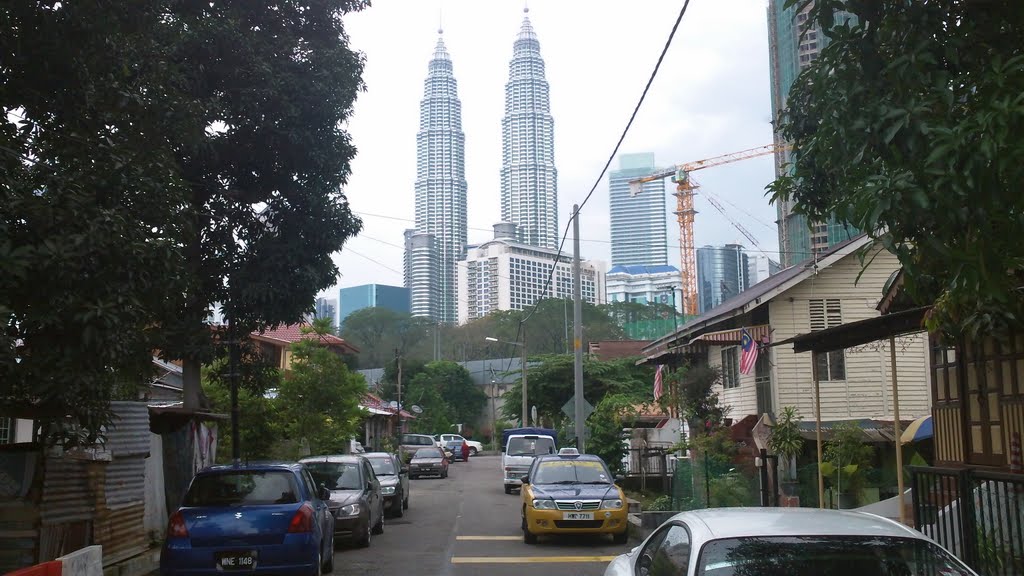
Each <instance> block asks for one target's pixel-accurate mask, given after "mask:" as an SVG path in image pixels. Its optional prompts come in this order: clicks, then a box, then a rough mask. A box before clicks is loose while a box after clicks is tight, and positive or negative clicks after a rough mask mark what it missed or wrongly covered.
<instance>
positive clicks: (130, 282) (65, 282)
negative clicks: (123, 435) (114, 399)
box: [0, 1, 185, 444]
mask: <svg viewBox="0 0 1024 576" xmlns="http://www.w3.org/2000/svg"><path fill="white" fill-rule="evenodd" d="M0 11H2V13H3V20H4V26H2V27H0V52H2V53H3V54H4V57H3V62H4V64H3V69H4V72H3V76H4V81H3V82H2V84H0V108H2V113H3V118H2V121H0V166H2V168H0V318H2V322H3V330H2V331H0V403H2V404H3V406H4V411H5V412H6V413H7V414H8V415H15V414H17V413H23V414H25V416H26V417H29V418H37V419H51V418H52V419H54V420H56V421H61V422H65V423H66V424H69V425H67V426H55V427H53V429H54V430H56V432H55V436H54V437H52V438H50V439H51V440H53V441H57V442H67V443H72V444H76V443H77V444H90V443H92V442H94V441H95V440H96V439H97V438H98V437H99V436H100V430H101V427H102V426H103V425H104V424H107V423H109V418H110V412H109V404H108V403H109V400H110V398H111V395H112V394H115V393H116V389H117V388H119V387H120V388H123V389H124V390H125V391H126V397H128V398H134V397H135V396H133V395H132V394H131V391H132V389H133V388H134V387H135V386H136V385H137V384H140V383H142V382H143V381H144V379H145V378H146V377H147V376H149V375H150V373H151V369H152V362H151V354H152V350H153V344H154V341H155V337H156V336H157V321H158V320H159V319H160V318H162V317H163V315H164V314H165V313H166V312H167V303H168V302H169V301H171V297H172V296H173V295H174V294H177V293H180V291H181V290H182V289H183V287H184V284H183V282H182V278H181V277H180V275H179V274H178V270H180V267H181V264H182V258H181V253H180V251H179V250H178V246H177V244H176V240H175V239H176V238H177V237H178V235H179V232H180V222H179V221H178V220H177V219H176V218H175V217H174V214H176V212H177V208H178V207H179V206H180V204H181V203H182V201H183V198H184V192H185V188H184V186H183V181H182V179H181V178H180V176H179V175H177V174H176V173H175V171H174V158H173V155H172V154H171V153H170V150H168V149H167V148H166V146H164V145H163V141H164V140H163V139H164V136H165V135H166V134H165V133H164V132H162V129H163V128H164V127H166V126H167V123H170V124H171V125H175V123H176V119H175V118H169V119H168V118H166V117H164V116H162V115H161V114H162V112H163V110H164V108H163V107H164V105H165V104H171V102H166V103H165V102H164V101H163V100H164V98H163V96H162V93H161V91H153V90H151V88H152V87H153V86H154V85H155V84H156V83H158V81H159V79H160V78H162V77H163V76H164V74H165V64H166V62H163V61H160V60H158V59H156V58H152V57H151V56H152V54H153V48H154V45H155V44H156V43H157V40H156V39H155V38H153V37H151V36H150V35H149V34H148V32H149V31H150V30H151V29H152V28H153V27H155V26H157V25H158V24H159V21H160V18H161V16H162V6H161V5H159V4H157V3H144V2H143V3H133V4H130V5H121V4H88V5H81V4H77V3H71V4H69V3H67V2H45V1H44V2H21V3H12V4H8V5H5V6H4V8H3V9H0ZM158 109H159V112H158ZM66 417H67V418H66ZM68 420H70V422H68ZM72 430H75V432H72Z"/></svg>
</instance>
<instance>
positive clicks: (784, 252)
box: [768, 0, 858, 267]
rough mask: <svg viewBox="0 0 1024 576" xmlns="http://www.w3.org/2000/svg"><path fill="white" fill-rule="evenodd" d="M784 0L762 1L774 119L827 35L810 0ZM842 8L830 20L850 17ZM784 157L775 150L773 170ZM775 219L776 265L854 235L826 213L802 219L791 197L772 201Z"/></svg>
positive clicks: (797, 260) (787, 263)
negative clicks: (791, 0)
mask: <svg viewBox="0 0 1024 576" xmlns="http://www.w3.org/2000/svg"><path fill="white" fill-rule="evenodd" d="M785 4H786V1H785V0H768V50H769V58H768V61H769V63H770V65H771V70H770V72H771V93H772V116H773V118H778V115H779V113H780V112H781V111H782V110H783V109H785V107H786V103H787V100H788V97H789V89H790V88H792V86H793V82H794V81H795V80H796V77H797V76H798V75H799V74H800V72H801V71H802V70H803V69H804V68H806V67H808V66H810V65H811V63H812V62H814V61H815V60H817V59H818V55H819V54H821V51H822V49H824V48H825V45H826V44H827V43H828V38H827V37H826V36H825V35H824V34H822V33H821V29H820V27H819V26H818V25H817V23H816V22H815V21H814V20H812V19H811V18H810V15H809V12H810V11H811V10H812V9H813V8H814V3H813V2H811V3H809V4H808V5H806V6H803V9H799V10H798V8H800V6H790V7H788V8H787V7H785ZM851 17H852V15H850V14H849V13H846V12H837V13H836V21H837V22H840V21H842V19H843V18H851ZM775 143H776V144H783V143H784V141H783V139H782V137H781V135H780V134H778V133H776V134H775ZM789 161H790V158H789V153H788V152H776V153H775V175H776V176H783V175H784V174H785V172H786V168H785V164H786V163H788V162H789ZM776 210H777V212H778V222H779V252H781V261H782V265H783V266H784V267H785V266H790V265H793V264H798V263H800V262H802V261H804V260H807V259H808V258H810V257H811V256H813V255H814V254H816V253H818V252H823V251H825V250H827V249H828V247H829V246H832V245H834V244H837V243H839V242H842V241H844V240H848V239H850V238H852V237H854V236H856V235H857V234H858V231H857V230H855V229H854V228H852V227H847V226H845V225H843V224H841V223H839V222H837V221H835V220H834V219H832V218H829V220H828V221H827V222H813V223H811V222H808V220H807V217H806V216H804V215H803V214H796V213H794V212H793V202H791V201H789V202H781V201H780V202H777V203H776Z"/></svg>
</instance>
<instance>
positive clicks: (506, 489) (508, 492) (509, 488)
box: [505, 484, 512, 494]
mask: <svg viewBox="0 0 1024 576" xmlns="http://www.w3.org/2000/svg"><path fill="white" fill-rule="evenodd" d="M511 493H512V487H511V486H509V485H508V484H505V494H511Z"/></svg>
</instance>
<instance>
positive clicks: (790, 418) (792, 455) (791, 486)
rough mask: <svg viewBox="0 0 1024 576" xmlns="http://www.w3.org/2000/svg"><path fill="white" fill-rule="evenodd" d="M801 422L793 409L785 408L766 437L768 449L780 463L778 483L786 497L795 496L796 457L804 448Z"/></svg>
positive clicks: (791, 407) (798, 414)
mask: <svg viewBox="0 0 1024 576" xmlns="http://www.w3.org/2000/svg"><path fill="white" fill-rule="evenodd" d="M801 420H802V418H801V417H800V413H799V412H798V411H797V409H796V408H795V407H793V406H786V407H784V408H783V409H782V413H781V414H780V415H779V418H778V420H777V421H776V422H775V426H773V427H772V430H771V433H770V434H769V436H768V449H769V450H771V451H772V453H773V454H776V455H778V457H779V460H780V462H782V478H781V479H780V482H779V483H780V485H781V488H782V493H783V494H785V495H786V496H796V494H797V490H796V485H797V479H796V457H797V456H799V455H800V453H801V452H802V451H803V447H804V438H803V436H801V435H800V421H801Z"/></svg>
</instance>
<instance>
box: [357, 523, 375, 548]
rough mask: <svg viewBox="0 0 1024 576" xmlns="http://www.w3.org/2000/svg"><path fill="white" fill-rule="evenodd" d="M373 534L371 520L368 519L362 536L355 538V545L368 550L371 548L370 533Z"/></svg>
mask: <svg viewBox="0 0 1024 576" xmlns="http://www.w3.org/2000/svg"><path fill="white" fill-rule="evenodd" d="M371 532H372V530H371V529H370V519H369V518H367V519H366V527H365V528H364V529H363V530H362V534H360V535H359V536H355V537H353V541H354V543H355V545H356V546H359V547H360V548H367V547H369V546H370V533H371Z"/></svg>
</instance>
